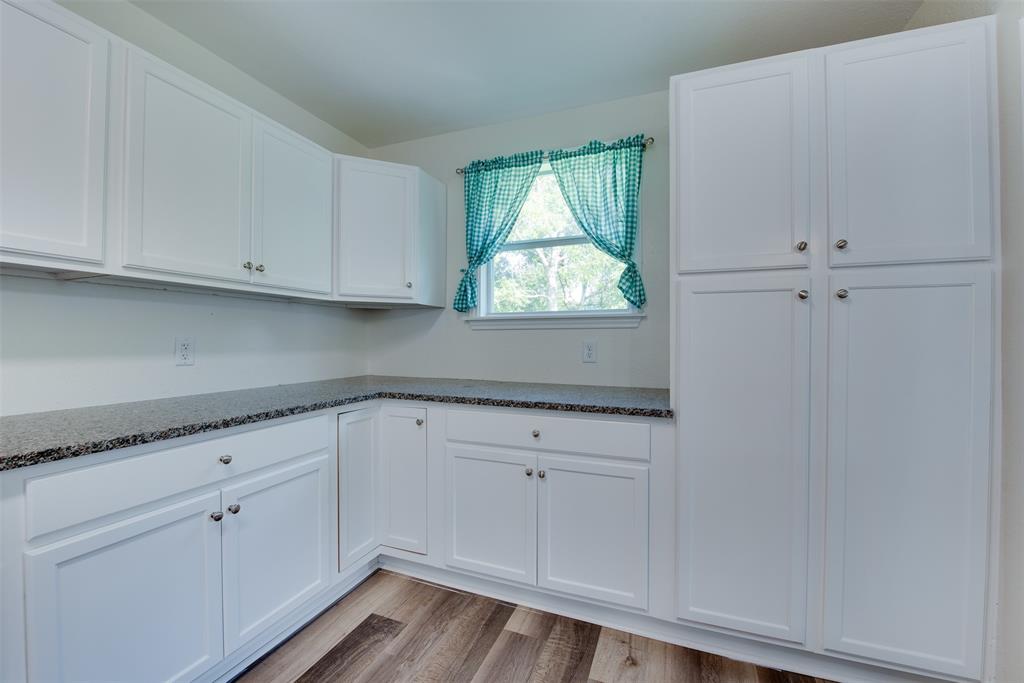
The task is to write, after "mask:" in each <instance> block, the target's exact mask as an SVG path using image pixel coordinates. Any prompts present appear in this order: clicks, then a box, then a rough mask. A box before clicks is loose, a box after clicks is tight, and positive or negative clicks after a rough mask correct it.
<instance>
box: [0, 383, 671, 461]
mask: <svg viewBox="0 0 1024 683" xmlns="http://www.w3.org/2000/svg"><path fill="white" fill-rule="evenodd" d="M382 399H390V400H396V401H428V402H432V403H453V404H459V405H474V406H494V407H498V408H532V409H537V410H559V411H564V412H572V413H599V414H604V415H628V416H631V417H661V418H671V417H673V412H672V410H670V409H664V410H663V409H659V408H630V407H621V406H602V405H590V404H577V403H554V402H550V401H523V400H514V399H493V398H476V397H471V396H445V395H435V394H414V393H405V392H397V391H375V392H371V393H368V394H365V395H362V396H350V397H346V398H343V399H338V400H336V401H320V402H317V403H311V404H306V405H300V406H293V407H291V408H278V409H275V410H268V411H264V412H260V413H253V414H251V415H239V416H237V417H230V418H224V419H222V420H212V421H210V422H197V423H194V424H187V425H181V426H180V427H172V428H170V429H162V430H160V431H155V432H141V433H138V434H126V435H124V436H119V437H116V438H113V439H104V440H103V441H92V442H88V443H80V444H71V445H66V446H59V447H55V448H48V449H45V450H41V451H30V452H27V453H14V454H11V455H5V456H3V457H0V472H2V471H5V470H14V469H19V468H21V467H29V466H31V465H39V464H41V463H45V462H56V461H58V460H67V459H69V458H77V457H79V456H83V455H90V454H93V453H103V452H105V451H112V450H116V449H118V448H128V447H129V446H141V445H142V444H147V443H155V442H157V441H166V440H168V439H176V438H179V437H182V436H191V435H193V434H202V433H204V432H213V431H217V430H219V429H227V428H228V427H238V426H240V425H246V424H253V423H256V422H266V421H267V420H275V419H277V418H281V417H288V416H289V415H301V414H302V413H312V412H316V411H318V410H327V409H330V408H340V407H342V406H346V405H352V404H353V403H365V402H367V401H376V400H382Z"/></svg>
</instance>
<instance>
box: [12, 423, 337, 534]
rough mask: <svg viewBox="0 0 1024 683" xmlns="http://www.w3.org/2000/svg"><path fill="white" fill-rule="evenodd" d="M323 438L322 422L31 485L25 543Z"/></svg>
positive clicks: (311, 447)
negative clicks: (226, 459) (228, 459)
mask: <svg viewBox="0 0 1024 683" xmlns="http://www.w3.org/2000/svg"><path fill="white" fill-rule="evenodd" d="M328 430H329V423H328V417H327V416H326V415H325V416H322V417H316V418H312V419H309V420H302V421H299V422H291V423H288V424H283V425H276V426H273V427H267V428H265V429H257V430H254V431H251V432H245V433H243V434H235V435H232V436H226V437H222V438H219V439H211V440H209V441H203V442H200V443H193V444H189V445H187V446H178V447H176V448H169V449H167V450H162V451H158V452H156V453H148V454H146V455H140V456H137V457H134V458H128V459H126V460H116V461H114V462H109V463H104V464H102V465H94V466H88V467H83V468H80V469H77V470H72V471H70V472H61V473H58V474H52V475H46V476H42V477H38V478H36V479H30V480H28V482H26V502H27V511H26V531H27V538H28V540H29V541H31V540H32V539H34V538H37V537H39V536H41V535H43V534H48V533H52V532H54V531H58V530H60V529H64V528H67V527H70V526H73V525H75V524H81V523H82V522H87V521H89V520H93V519H98V518H100V517H103V516H105V515H109V514H112V513H115V512H119V511H121V510H127V509H129V508H132V507H135V506H137V505H144V504H146V503H149V502H152V501H156V500H159V499H160V498H164V497H166V496H170V495H174V494H175V493H180V492H182V491H187V490H189V489H193V488H197V487H199V486H204V485H206V484H210V483H213V482H217V481H221V480H224V479H228V478H230V477H234V476H236V475H239V474H244V473H246V472H251V471H253V470H256V469H259V468H261V467H266V466H267V465H272V464H274V463H277V462H282V461H284V460H288V459H291V458H294V457H298V456H300V455H305V454H307V453H312V452H315V451H319V450H323V449H325V448H327V446H328V436H329V433H328ZM222 456H231V462H230V463H229V464H224V463H222V462H221V460H220V459H221V457H222ZM83 492H89V494H90V495H83Z"/></svg>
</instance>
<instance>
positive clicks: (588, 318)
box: [463, 172, 647, 330]
mask: <svg viewBox="0 0 1024 683" xmlns="http://www.w3.org/2000/svg"><path fill="white" fill-rule="evenodd" d="M549 173H550V172H549ZM641 232H642V231H640V230H637V240H636V250H635V255H634V260H635V261H636V264H637V267H638V268H640V266H641V263H640V262H641V254H642V253H643V249H642V248H641V237H640V234H641ZM570 244H590V245H591V246H594V245H593V243H592V242H591V241H590V238H589V237H587V236H586V235H585V234H581V235H572V236H569V237H544V238H541V239H536V240H522V241H519V242H506V243H505V244H504V245H502V247H501V250H500V251H499V253H500V252H501V251H518V250H521V249H536V248H539V247H559V246H564V245H570ZM594 249H597V247H596V246H594ZM477 293H478V299H477V307H476V309H474V311H473V312H471V313H469V314H466V315H464V316H463V318H464V320H465V321H466V322H467V323H468V324H469V326H470V328H472V329H474V330H517V329H518V330H524V329H526V330H530V329H623V328H635V327H639V326H640V323H641V321H643V319H644V318H646V317H647V315H646V314H645V313H644V312H643V311H641V310H640V309H638V308H637V307H636V306H634V305H633V304H631V303H629V302H628V301H627V302H626V308H625V309H619V310H604V311H601V310H598V311H553V312H536V313H493V312H491V310H490V309H491V306H492V303H493V299H492V297H493V294H494V269H493V268H492V267H491V264H490V263H487V264H485V265H483V266H481V267H480V272H479V273H478V274H477Z"/></svg>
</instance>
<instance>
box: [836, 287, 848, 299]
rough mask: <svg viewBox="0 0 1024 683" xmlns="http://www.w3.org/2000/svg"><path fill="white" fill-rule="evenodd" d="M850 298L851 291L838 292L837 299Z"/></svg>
mask: <svg viewBox="0 0 1024 683" xmlns="http://www.w3.org/2000/svg"><path fill="white" fill-rule="evenodd" d="M848 296H850V292H849V290H846V289H840V290H837V291H836V297H837V298H839V299H845V298H846V297H848Z"/></svg>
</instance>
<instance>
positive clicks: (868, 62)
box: [826, 22, 994, 265]
mask: <svg viewBox="0 0 1024 683" xmlns="http://www.w3.org/2000/svg"><path fill="white" fill-rule="evenodd" d="M986 29H987V25H986V24H984V23H981V22H972V23H965V24H954V25H951V26H948V27H939V28H936V29H930V30H927V31H921V32H914V33H911V34H908V35H906V36H899V35H897V36H886V37H885V38H884V39H878V40H874V41H867V42H864V43H855V44H853V45H852V46H848V47H842V46H840V47H837V48H832V49H830V50H828V51H827V56H826V60H827V87H828V134H829V150H830V158H829V207H830V208H829V210H830V221H829V222H830V231H829V232H830V238H831V242H832V245H831V246H830V254H831V263H832V264H833V265H853V264H866V263H896V262H911V261H944V260H954V259H975V258H987V257H988V256H989V255H990V254H991V242H992V235H993V232H994V231H993V227H992V222H993V221H992V190H991V181H990V178H989V175H990V158H989V154H990V153H989V119H990V113H989V98H990V96H991V93H990V89H991V88H992V87H994V86H993V85H992V84H990V83H989V80H988V60H989V54H990V50H989V46H988V36H987V30H986ZM839 240H843V242H839ZM837 243H838V245H839V246H843V245H845V246H844V248H842V249H840V248H838V246H837Z"/></svg>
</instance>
